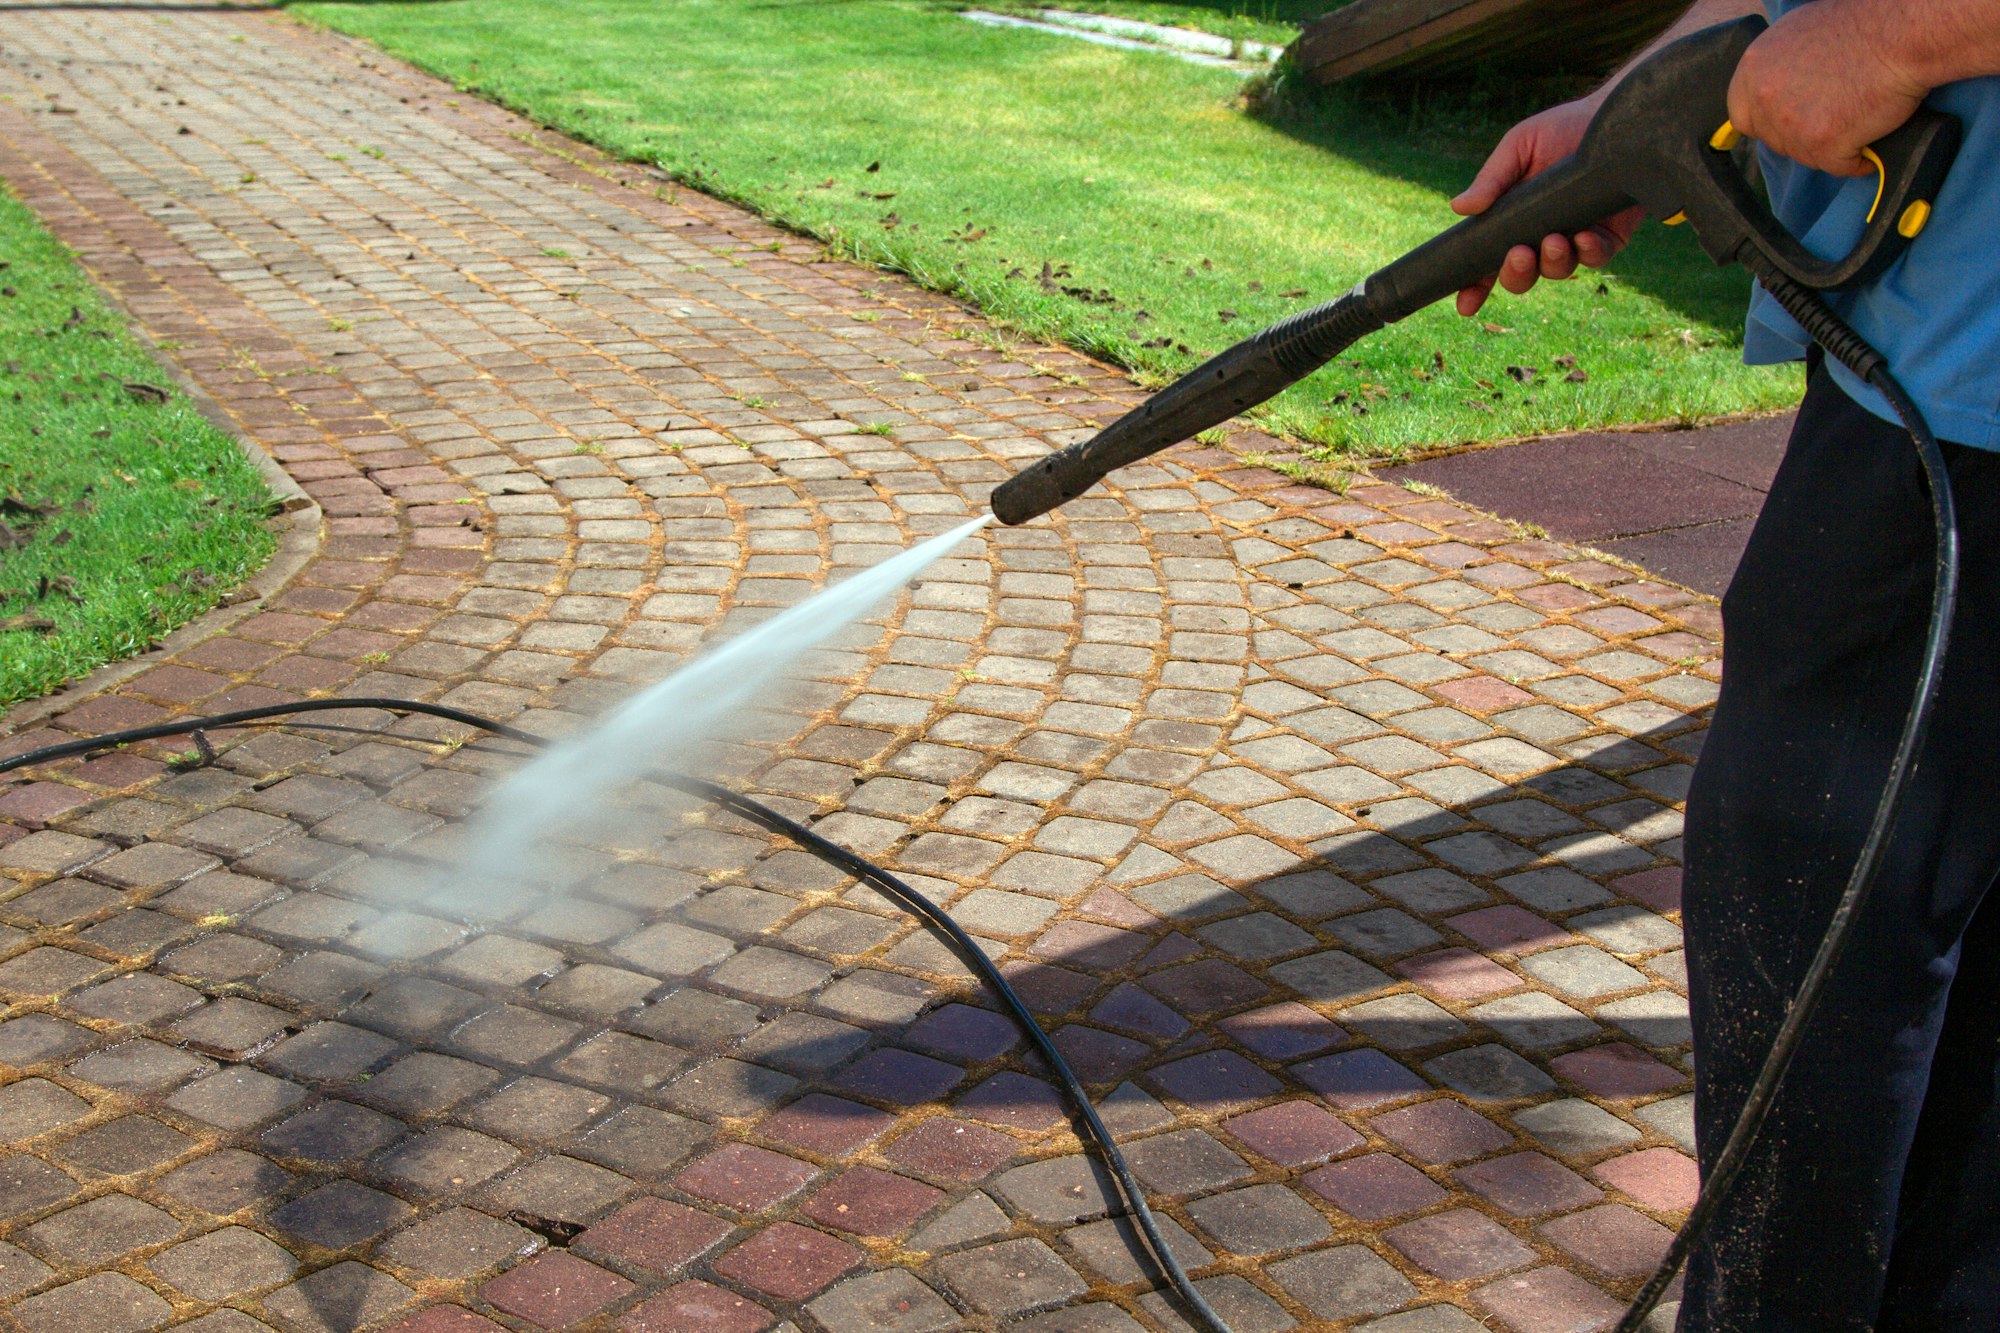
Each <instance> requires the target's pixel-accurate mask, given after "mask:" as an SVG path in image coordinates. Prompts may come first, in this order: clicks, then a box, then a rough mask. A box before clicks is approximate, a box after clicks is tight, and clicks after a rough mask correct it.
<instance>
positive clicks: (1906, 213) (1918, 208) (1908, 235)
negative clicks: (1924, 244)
mask: <svg viewBox="0 0 2000 1333" xmlns="http://www.w3.org/2000/svg"><path fill="white" fill-rule="evenodd" d="M1930 220H1931V206H1930V201H1929V200H1926V199H1918V200H1916V201H1915V202H1913V203H1912V204H1911V205H1910V206H1909V207H1908V208H1906V209H1904V210H1903V216H1902V217H1900V218H1897V219H1896V234H1897V235H1898V236H1901V237H1903V238H1904V239H1905V240H1915V239H1916V236H1917V233H1918V232H1920V231H1922V230H1923V229H1924V224H1925V223H1926V222H1929V221H1930Z"/></svg>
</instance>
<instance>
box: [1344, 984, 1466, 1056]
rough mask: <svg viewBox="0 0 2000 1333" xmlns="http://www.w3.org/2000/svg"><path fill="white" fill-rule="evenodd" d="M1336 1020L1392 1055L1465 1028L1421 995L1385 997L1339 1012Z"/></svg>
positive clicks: (1433, 1043) (1442, 1038) (1430, 1044)
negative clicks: (1386, 1048) (1361, 1033)
mask: <svg viewBox="0 0 2000 1333" xmlns="http://www.w3.org/2000/svg"><path fill="white" fill-rule="evenodd" d="M1339 1018H1340V1021H1341V1022H1343V1023H1346V1024H1348V1025H1349V1026H1351V1027H1354V1028H1358V1029H1360V1031H1362V1032H1363V1033H1365V1034H1367V1036H1369V1037H1370V1038H1372V1039H1373V1040H1374V1041H1375V1042H1376V1043H1377V1044H1379V1045H1382V1046H1386V1047H1388V1048H1389V1049H1390V1050H1392V1051H1407V1050H1414V1049H1416V1048H1417V1047H1420V1046H1434V1045H1436V1044H1437V1043H1438V1042H1441V1041H1450V1040H1451V1039H1452V1038H1454V1037H1456V1036H1458V1035H1459V1034H1460V1033H1462V1032H1464V1031H1465V1024H1463V1023H1461V1022H1459V1021H1458V1019H1456V1018H1454V1017H1452V1016H1451V1014H1450V1013H1449V1012H1448V1011H1446V1010H1444V1009H1441V1008H1439V1007H1438V1006H1437V1005H1436V1004H1433V1003H1432V1002H1431V1001H1429V1000H1427V999H1425V998H1424V997H1423V996H1421V995H1409V994H1404V995H1385V996H1383V997H1382V998H1381V999H1379V1000H1369V1001H1367V1002H1366V1003H1363V1004H1357V1005H1352V1006H1350V1007H1348V1008H1346V1009H1343V1010H1341V1011H1340V1014H1339Z"/></svg>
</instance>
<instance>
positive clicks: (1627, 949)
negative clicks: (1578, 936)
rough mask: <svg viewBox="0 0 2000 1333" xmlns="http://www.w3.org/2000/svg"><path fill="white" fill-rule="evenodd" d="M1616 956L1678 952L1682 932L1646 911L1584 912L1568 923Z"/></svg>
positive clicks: (1613, 909)
mask: <svg viewBox="0 0 2000 1333" xmlns="http://www.w3.org/2000/svg"><path fill="white" fill-rule="evenodd" d="M1565 924H1567V925H1568V926H1569V928H1570V929H1571V930H1580V931H1582V932H1583V933H1584V934H1586V935H1588V936H1590V937H1591V938H1592V939H1594V940H1596V941H1597V942H1598V943H1599V944H1602V945H1603V946H1604V947H1605V948H1607V949H1609V950H1611V952H1613V953H1619V954H1646V953H1652V952H1654V951H1656V950H1659V949H1677V948H1679V947H1680V944H1681V928H1680V927H1679V926H1676V925H1675V924H1674V923H1673V922H1671V921H1669V920H1667V919H1666V918H1665V917H1661V916H1655V915H1654V914H1653V913H1651V912H1648V911H1647V910H1646V909H1645V908H1643V907H1630V906H1618V907H1607V908H1604V909H1603V910H1602V911H1597V912H1581V913H1579V914H1577V915H1576V916H1573V917H1571V918H1570V919H1569V920H1568V922H1566V923H1565Z"/></svg>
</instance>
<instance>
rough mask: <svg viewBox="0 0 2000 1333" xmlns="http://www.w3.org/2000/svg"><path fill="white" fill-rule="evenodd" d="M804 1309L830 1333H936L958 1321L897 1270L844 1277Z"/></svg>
mask: <svg viewBox="0 0 2000 1333" xmlns="http://www.w3.org/2000/svg"><path fill="white" fill-rule="evenodd" d="M806 1309H807V1311H808V1312H810V1313H811V1315H812V1317H813V1318H815V1319H817V1320H819V1322H820V1323H822V1324H824V1325H826V1327H827V1328H828V1330H830V1333H939V1331H940V1330H943V1329H947V1328H953V1327H956V1326H957V1325H958V1323H959V1322H960V1316H959V1314H958V1312H957V1311H956V1310H954V1309H952V1307H951V1306H949V1305H947V1304H945V1302H944V1300H943V1299H942V1298H941V1297H939V1296H938V1294H937V1293H936V1292H934V1291H932V1290H931V1289H930V1288H929V1287H927V1286H925V1285H924V1284H923V1283H922V1282H920V1281H918V1280H917V1279H916V1277H915V1276H913V1275H912V1274H910V1273H908V1272H906V1271H904V1270H903V1269H900V1268H889V1269H879V1270H877V1271H875V1272H872V1273H862V1274H860V1275H858V1276H855V1277H850V1278H847V1279H845V1280H844V1281H842V1282H839V1283H837V1284H835V1285H834V1286H833V1287H832V1288H831V1289H830V1290H828V1291H827V1292H826V1293H825V1294H824V1295H822V1296H819V1297H817V1298H815V1299H814V1300H813V1301H812V1302H810V1303H809V1304H808V1305H807V1306H806Z"/></svg>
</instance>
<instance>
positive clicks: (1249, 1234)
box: [1187, 1185, 1333, 1257]
mask: <svg viewBox="0 0 2000 1333" xmlns="http://www.w3.org/2000/svg"><path fill="white" fill-rule="evenodd" d="M1187 1211H1188V1216H1189V1217H1191V1218H1193V1219H1194V1223H1195V1225H1196V1226H1198V1227H1200V1228H1201V1230H1202V1231H1203V1232H1204V1233H1206V1234H1207V1235H1208V1237H1209V1238H1210V1239H1212V1240H1213V1241H1215V1242H1216V1243H1217V1244H1218V1245H1220V1246H1221V1247H1222V1248H1223V1249H1225V1250H1228V1251H1230V1252H1232V1253H1235V1254H1241V1255H1249V1256H1253V1257H1254V1256H1258V1255H1265V1254H1271V1253H1274V1252H1276V1251H1279V1250H1291V1249H1297V1248H1299V1247H1300V1246H1303V1245H1311V1244H1313V1243H1314V1242H1316V1241H1321V1240H1325V1239H1327V1238H1328V1237H1330V1236H1331V1235H1332V1234H1333V1228H1332V1226H1331V1225H1329V1224H1328V1222H1327V1220H1326V1218H1325V1217H1324V1216H1322V1215H1321V1214H1320V1212H1319V1210H1318V1209H1317V1208H1314V1207H1313V1206H1312V1205H1311V1204H1309V1203H1307V1202H1306V1201H1305V1200H1304V1199H1302V1198H1300V1197H1299V1196H1298V1194H1296V1193H1294V1192H1293V1191H1292V1190H1290V1189H1288V1188H1287V1187H1285V1186H1283V1185H1252V1186H1250V1187H1248V1188H1247V1189H1239V1190H1230V1191H1228V1192H1226V1193H1223V1194H1211V1195H1209V1196H1208V1197H1206V1198H1202V1199H1196V1200H1195V1201H1194V1202H1193V1203H1190V1204H1189V1205H1188V1206H1187Z"/></svg>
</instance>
